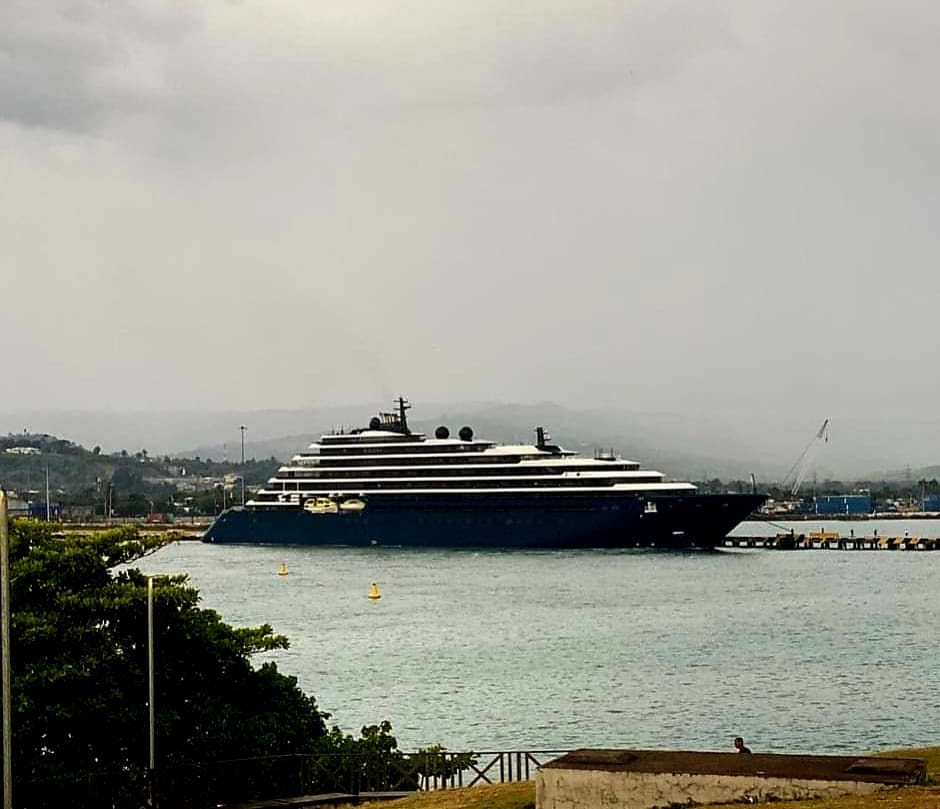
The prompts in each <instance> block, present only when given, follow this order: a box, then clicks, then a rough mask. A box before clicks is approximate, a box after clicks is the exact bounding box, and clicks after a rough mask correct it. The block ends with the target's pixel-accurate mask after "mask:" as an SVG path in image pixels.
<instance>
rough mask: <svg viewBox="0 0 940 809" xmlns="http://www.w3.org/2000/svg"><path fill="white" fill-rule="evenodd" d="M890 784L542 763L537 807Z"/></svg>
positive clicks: (814, 792)
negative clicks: (565, 766)
mask: <svg viewBox="0 0 940 809" xmlns="http://www.w3.org/2000/svg"><path fill="white" fill-rule="evenodd" d="M890 788H893V787H892V786H891V785H886V784H879V783H872V782H864V781H845V780H839V781H821V780H819V781H817V780H806V779H799V778H768V777H764V776H760V775H727V774H724V775H700V774H695V775H693V774H687V773H686V774H683V773H646V772H611V771H605V770H589V769H562V768H560V767H556V768H544V769H541V770H539V772H538V774H537V775H536V778H535V795H536V806H537V807H538V809H653V807H670V806H673V805H675V804H686V805H687V804H702V803H727V802H731V801H766V800H768V799H775V800H792V799H800V798H834V797H838V796H840V795H849V794H869V793H872V792H878V791H881V790H884V789H890Z"/></svg>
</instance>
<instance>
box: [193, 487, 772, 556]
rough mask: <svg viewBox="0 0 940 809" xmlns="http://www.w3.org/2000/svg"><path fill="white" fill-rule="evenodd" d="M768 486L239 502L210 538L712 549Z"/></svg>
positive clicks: (451, 545) (218, 522) (214, 527)
mask: <svg viewBox="0 0 940 809" xmlns="http://www.w3.org/2000/svg"><path fill="white" fill-rule="evenodd" d="M764 500H765V496H764V495H761V494H717V495H701V494H690V495H673V494H670V495H661V496H657V495H649V494H645V495H644V496H642V497H624V496H623V495H622V494H620V495H606V494H587V493H585V494H571V495H565V496H562V497H559V496H558V495H541V494H538V493H533V494H532V495H530V496H526V497H521V496H519V495H518V494H516V495H508V494H507V495H500V494H498V493H486V494H480V495H449V496H448V495H433V496H427V495H414V496H405V495H395V496H384V497H383V496H382V495H372V496H370V497H369V500H368V502H367V505H366V507H365V509H363V510H362V511H359V512H350V513H342V512H341V513H335V514H312V513H310V512H308V511H305V510H303V509H302V508H300V507H299V506H298V507H292V508H289V509H288V508H283V507H280V508H263V507H258V508H256V507H250V506H249V507H246V508H233V509H229V510H228V511H226V512H224V513H223V514H221V515H220V516H219V518H218V519H217V520H216V521H215V522H214V523H213V524H212V526H211V527H210V528H209V530H208V531H207V532H206V534H205V536H204V537H203V539H204V540H205V541H207V542H220V543H226V542H229V543H233V542H238V543H278V544H303V545H358V546H361V545H393V546H397V545H404V546H409V545H410V546H421V547H441V548H448V547H449V548H460V547H478V548H632V547H657V548H690V547H691V548H712V547H715V546H716V545H718V544H720V542H721V540H722V539H723V538H724V537H725V536H726V535H727V534H728V532H730V531H731V529H732V528H734V527H735V526H736V525H737V524H738V523H739V522H741V520H743V519H745V518H746V517H747V516H748V515H749V514H750V513H751V512H752V511H753V510H754V509H756V508H757V507H758V506H760V504H761V503H762V502H763V501H764Z"/></svg>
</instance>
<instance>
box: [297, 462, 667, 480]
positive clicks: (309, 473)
mask: <svg viewBox="0 0 940 809" xmlns="http://www.w3.org/2000/svg"><path fill="white" fill-rule="evenodd" d="M597 471H599V470H598V469H597V467H596V466H580V467H578V466H575V467H570V466H569V467H565V468H564V469H562V468H560V467H549V466H532V467H526V468H525V469H502V468H499V469H467V468H466V467H463V468H458V469H434V470H431V471H430V472H429V473H428V474H427V477H433V478H446V477H488V476H492V477H498V476H500V475H509V476H512V477H533V476H535V475H545V476H552V477H557V476H559V475H562V474H563V473H565V472H575V473H581V472H597ZM600 471H603V472H632V471H635V470H632V469H630V468H629V467H622V466H610V467H606V468H605V469H603V470H600ZM416 474H420V473H416V472H415V470H413V469H388V468H382V467H379V468H376V469H371V468H369V467H358V468H356V469H311V470H301V471H297V470H288V471H286V472H280V473H278V477H279V478H286V479H288V480H298V479H300V480H310V479H314V480H315V479H322V478H335V479H345V478H399V477H400V478H413V477H415V475H416ZM659 479H660V478H659V476H658V475H647V476H643V477H635V478H634V480H635V481H637V482H643V483H649V482H653V481H656V480H659Z"/></svg>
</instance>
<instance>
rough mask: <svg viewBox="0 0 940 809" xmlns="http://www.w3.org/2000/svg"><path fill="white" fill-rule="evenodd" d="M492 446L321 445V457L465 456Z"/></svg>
mask: <svg viewBox="0 0 940 809" xmlns="http://www.w3.org/2000/svg"><path fill="white" fill-rule="evenodd" d="M490 446H492V444H409V445H408V446H407V447H403V446H401V445H400V444H386V445H383V446H378V445H369V444H364V445H362V446H359V447H331V446H327V445H324V444H321V445H320V455H329V456H331V457H333V456H336V455H401V454H402V453H403V452H407V453H408V454H409V455H410V454H412V453H414V454H416V455H419V454H422V453H429V452H433V453H441V454H444V453H450V454H463V455H466V454H467V453H468V452H483V451H484V450H485V449H487V448H488V447H490Z"/></svg>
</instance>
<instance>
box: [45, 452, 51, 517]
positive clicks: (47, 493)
mask: <svg viewBox="0 0 940 809" xmlns="http://www.w3.org/2000/svg"><path fill="white" fill-rule="evenodd" d="M51 521H52V505H51V504H50V503H49V466H48V464H47V465H46V522H51Z"/></svg>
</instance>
